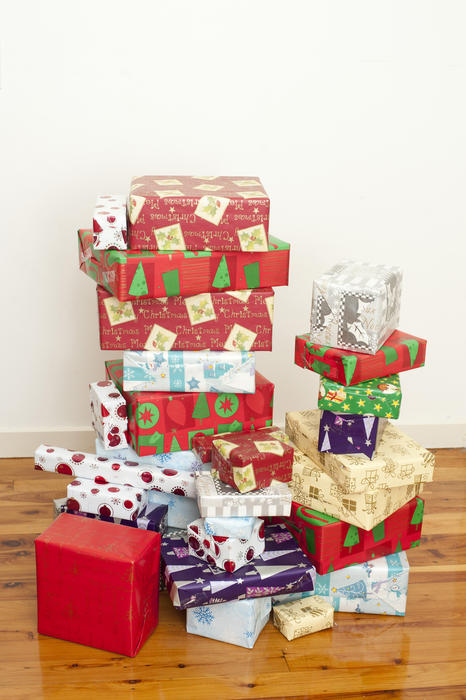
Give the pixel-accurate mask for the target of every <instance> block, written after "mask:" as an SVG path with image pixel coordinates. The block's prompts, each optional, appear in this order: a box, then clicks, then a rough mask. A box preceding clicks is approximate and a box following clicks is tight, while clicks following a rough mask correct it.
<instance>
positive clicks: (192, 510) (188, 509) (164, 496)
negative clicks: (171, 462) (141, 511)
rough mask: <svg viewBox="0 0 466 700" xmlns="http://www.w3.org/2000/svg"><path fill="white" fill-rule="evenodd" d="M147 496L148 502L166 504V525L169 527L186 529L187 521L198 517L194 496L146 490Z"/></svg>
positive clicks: (189, 521)
mask: <svg viewBox="0 0 466 700" xmlns="http://www.w3.org/2000/svg"><path fill="white" fill-rule="evenodd" d="M147 498H148V501H149V503H157V504H164V505H167V506H168V514H167V525H168V527H170V528H177V529H180V530H183V531H186V528H187V527H188V525H189V523H191V522H192V521H193V520H196V518H199V517H200V513H199V508H198V507H197V502H196V499H195V498H186V497H185V496H177V495H176V494H174V493H163V492H162V491H148V493H147Z"/></svg>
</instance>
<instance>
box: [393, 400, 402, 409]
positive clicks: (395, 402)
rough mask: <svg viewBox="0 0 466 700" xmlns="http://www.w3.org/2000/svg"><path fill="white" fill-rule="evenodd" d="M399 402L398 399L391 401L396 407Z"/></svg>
mask: <svg viewBox="0 0 466 700" xmlns="http://www.w3.org/2000/svg"><path fill="white" fill-rule="evenodd" d="M399 403H400V402H399V401H398V400H396V401H392V406H395V408H396V407H397V406H398V405H399Z"/></svg>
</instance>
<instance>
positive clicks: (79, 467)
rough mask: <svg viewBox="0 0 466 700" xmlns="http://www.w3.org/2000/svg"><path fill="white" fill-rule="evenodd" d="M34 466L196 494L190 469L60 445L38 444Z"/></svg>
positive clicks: (107, 481)
mask: <svg viewBox="0 0 466 700" xmlns="http://www.w3.org/2000/svg"><path fill="white" fill-rule="evenodd" d="M34 462H35V467H36V469H40V470H42V471H46V472H57V473H58V474H67V475H69V476H77V477H80V478H83V479H92V481H94V482H95V483H96V484H130V485H131V486H137V487H139V488H141V489H145V490H157V491H165V492H166V493H174V494H177V495H179V496H188V497H189V498H193V497H194V496H195V495H196V481H195V473H194V472H186V471H180V472H178V471H177V470H175V469H173V468H170V469H169V468H165V467H164V468H162V467H156V466H152V465H150V464H143V463H140V462H138V461H134V462H132V461H127V462H122V461H121V460H118V459H109V458H108V457H99V456H97V455H93V454H87V453H85V452H73V450H67V449H66V448H64V447H52V446H50V445H39V447H38V448H37V450H36V452H35V455H34Z"/></svg>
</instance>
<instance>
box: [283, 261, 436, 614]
mask: <svg viewBox="0 0 466 700" xmlns="http://www.w3.org/2000/svg"><path fill="white" fill-rule="evenodd" d="M400 299H401V271H400V270H399V269H398V268H391V267H387V266H384V265H368V264H362V263H357V262H344V263H342V264H339V265H335V266H334V267H332V268H331V269H330V270H329V271H328V272H327V273H326V274H324V275H323V276H322V277H321V278H319V279H318V280H316V281H315V282H314V288H313V299H312V312H311V331H310V333H307V334H305V335H301V336H297V338H296V347H295V361H296V364H298V365H300V366H301V367H304V368H307V369H310V370H312V371H314V372H317V373H318V374H320V375H321V377H320V388H319V397H318V409H316V410H307V411H296V412H290V413H287V415H286V433H287V435H288V436H289V438H290V439H291V440H292V442H293V443H294V445H295V447H296V449H295V462H294V466H293V482H292V494H293V505H292V514H291V518H290V519H289V520H288V521H287V525H288V527H289V529H290V531H291V532H293V533H294V534H295V536H296V538H297V539H298V541H299V542H300V544H301V546H302V548H303V550H304V551H305V552H306V553H307V555H308V557H309V559H310V560H311V561H312V562H313V563H314V564H315V566H316V569H317V573H318V576H317V583H316V590H317V592H318V593H319V594H320V595H321V596H323V597H324V598H325V599H326V600H328V601H330V602H331V604H332V605H333V606H334V608H335V610H340V611H356V612H365V613H385V614H392V615H404V613H405V607H406V595H407V586H408V574H409V565H408V559H407V556H406V553H405V551H404V550H407V549H410V548H411V547H415V546H417V545H418V544H419V541H420V536H421V527H422V518H423V510H424V502H423V500H422V498H421V497H420V494H421V492H422V488H423V484H424V483H425V482H429V481H432V478H433V470H434V456H433V455H432V454H431V453H430V452H428V451H427V450H426V449H424V448H423V447H421V446H420V445H419V444H418V443H416V442H415V441H414V440H412V439H411V438H409V437H408V436H407V435H405V434H404V433H403V432H401V431H400V430H399V429H398V428H397V427H396V426H395V425H394V424H392V423H390V422H389V419H396V418H398V416H399V411H400V404H401V387H400V378H399V376H398V374H399V373H400V372H403V371H406V370H409V369H413V368H415V367H421V366H422V365H423V364H424V360H425V351H426V341H425V340H423V339H422V338H417V337H416V336H413V335H410V334H408V333H404V332H402V331H399V330H396V328H397V326H398V322H399V311H400ZM348 566H351V568H349V569H346V568H344V567H348Z"/></svg>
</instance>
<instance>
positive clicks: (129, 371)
mask: <svg viewBox="0 0 466 700" xmlns="http://www.w3.org/2000/svg"><path fill="white" fill-rule="evenodd" d="M135 376H136V372H135V370H134V369H133V368H132V367H125V379H134V377H135Z"/></svg>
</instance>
